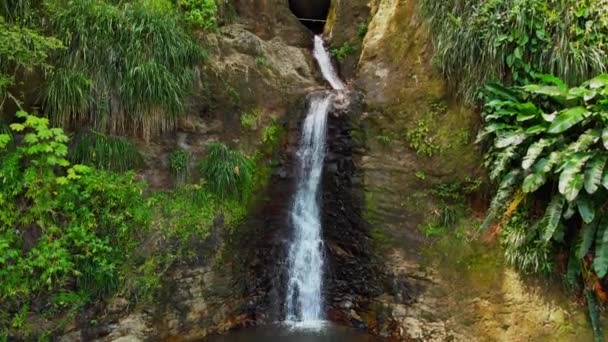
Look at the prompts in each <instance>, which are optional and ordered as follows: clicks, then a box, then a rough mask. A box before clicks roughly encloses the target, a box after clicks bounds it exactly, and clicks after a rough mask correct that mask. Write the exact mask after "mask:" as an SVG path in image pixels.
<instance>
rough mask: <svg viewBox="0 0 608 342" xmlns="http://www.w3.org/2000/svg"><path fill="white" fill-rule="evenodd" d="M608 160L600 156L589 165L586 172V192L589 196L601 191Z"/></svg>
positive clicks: (607, 157)
mask: <svg viewBox="0 0 608 342" xmlns="http://www.w3.org/2000/svg"><path fill="white" fill-rule="evenodd" d="M607 160H608V156H606V155H599V156H596V157H594V158H593V159H591V161H590V162H589V163H588V165H587V169H586V170H585V190H586V191H587V193H588V194H593V193H595V192H596V191H597V189H599V187H600V185H601V183H602V174H603V173H604V168H605V166H606V161H607Z"/></svg>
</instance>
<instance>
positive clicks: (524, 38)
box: [421, 0, 608, 102]
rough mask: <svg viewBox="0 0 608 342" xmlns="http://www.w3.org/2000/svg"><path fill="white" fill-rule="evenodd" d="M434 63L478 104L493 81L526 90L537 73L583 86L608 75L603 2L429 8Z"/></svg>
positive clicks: (531, 0)
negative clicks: (482, 90)
mask: <svg viewBox="0 0 608 342" xmlns="http://www.w3.org/2000/svg"><path fill="white" fill-rule="evenodd" d="M421 8H422V12H423V15H424V16H425V17H426V18H427V19H428V21H429V23H430V27H431V30H432V32H433V36H434V45H435V49H436V53H435V60H436V62H437V64H438V66H439V67H440V69H441V70H442V72H443V74H444V75H445V76H446V78H447V79H448V81H449V82H450V83H451V84H452V85H453V86H455V87H456V88H458V90H459V91H460V92H461V93H463V94H464V95H466V98H467V99H468V100H469V101H471V102H473V100H474V97H475V94H476V92H477V89H478V88H479V86H481V85H483V84H485V83H487V82H490V81H501V82H506V83H514V84H524V83H526V82H529V81H531V79H530V78H529V75H530V73H531V72H534V71H536V72H543V73H548V74H554V75H556V76H558V77H560V78H561V79H563V80H565V81H566V82H567V83H568V84H579V83H581V82H582V81H584V80H586V79H589V78H591V77H593V76H595V75H598V74H600V73H602V72H604V71H605V70H606V65H607V63H608V6H607V4H606V1H605V0H587V1H580V0H574V1H548V0H490V1H487V0H472V1H460V0H445V1H435V0H423V1H422V3H421Z"/></svg>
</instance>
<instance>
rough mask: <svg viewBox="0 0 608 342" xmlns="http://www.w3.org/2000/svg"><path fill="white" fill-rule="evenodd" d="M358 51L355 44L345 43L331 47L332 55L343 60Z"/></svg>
mask: <svg viewBox="0 0 608 342" xmlns="http://www.w3.org/2000/svg"><path fill="white" fill-rule="evenodd" d="M356 51H357V48H356V47H355V46H354V45H351V44H349V43H344V44H343V45H341V46H339V47H337V48H334V49H331V55H332V56H334V58H336V59H337V60H338V61H340V62H342V61H344V60H345V59H346V57H348V56H351V55H353V54H354V53H355V52H356Z"/></svg>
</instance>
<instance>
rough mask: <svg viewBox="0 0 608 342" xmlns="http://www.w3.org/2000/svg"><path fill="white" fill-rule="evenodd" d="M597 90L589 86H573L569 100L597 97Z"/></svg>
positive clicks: (586, 99) (569, 93)
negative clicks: (588, 87)
mask: <svg viewBox="0 0 608 342" xmlns="http://www.w3.org/2000/svg"><path fill="white" fill-rule="evenodd" d="M596 95H597V92H596V91H595V90H591V89H587V88H572V89H570V91H569V92H568V97H567V99H568V100H576V99H583V100H584V101H590V100H593V98H595V96H596Z"/></svg>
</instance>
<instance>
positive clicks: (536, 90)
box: [522, 84, 568, 98]
mask: <svg viewBox="0 0 608 342" xmlns="http://www.w3.org/2000/svg"><path fill="white" fill-rule="evenodd" d="M522 88H523V89H524V90H525V91H527V92H529V93H532V94H539V95H547V96H550V97H555V98H565V97H566V95H568V91H567V90H566V89H565V88H562V87H556V86H548V85H540V84H529V85H525V86H523V87H522Z"/></svg>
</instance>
